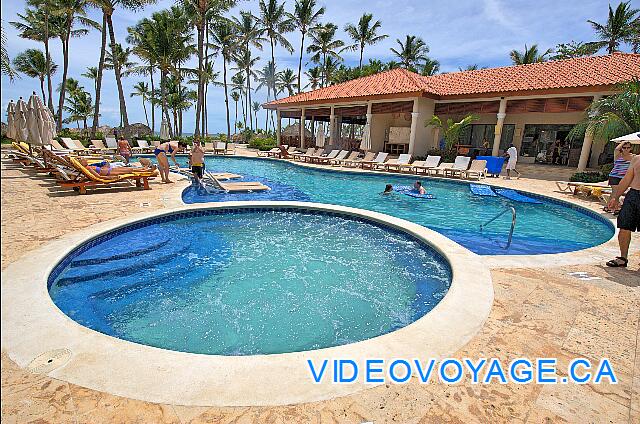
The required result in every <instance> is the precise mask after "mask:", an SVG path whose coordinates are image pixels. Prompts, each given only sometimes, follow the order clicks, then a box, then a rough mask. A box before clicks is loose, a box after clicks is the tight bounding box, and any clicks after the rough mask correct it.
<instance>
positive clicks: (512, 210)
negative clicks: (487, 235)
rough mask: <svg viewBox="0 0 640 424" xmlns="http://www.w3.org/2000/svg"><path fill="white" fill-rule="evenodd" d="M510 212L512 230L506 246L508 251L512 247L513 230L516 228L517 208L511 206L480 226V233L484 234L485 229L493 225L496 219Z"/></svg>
mask: <svg viewBox="0 0 640 424" xmlns="http://www.w3.org/2000/svg"><path fill="white" fill-rule="evenodd" d="M509 211H511V230H509V240H508V241H507V245H506V246H505V249H508V248H509V246H511V240H512V238H513V230H514V229H515V228H516V210H515V208H514V207H513V206H510V207H508V208H506V209H505V210H503V211H501V212H500V213H498V214H497V215H496V216H494V217H493V218H491V219H490V220H488V221H487V222H485V223H484V224H481V225H480V232H482V230H483V229H484V227H486V226H487V225H489V224H491V223H492V222H493V221H495V220H496V219H498V218H500V217H501V216H502V215H504V214H505V213H507V212H509Z"/></svg>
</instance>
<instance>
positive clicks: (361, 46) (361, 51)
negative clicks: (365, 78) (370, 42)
mask: <svg viewBox="0 0 640 424" xmlns="http://www.w3.org/2000/svg"><path fill="white" fill-rule="evenodd" d="M363 53H364V44H360V65H358V70H359V71H362V54H363ZM360 76H362V75H360Z"/></svg>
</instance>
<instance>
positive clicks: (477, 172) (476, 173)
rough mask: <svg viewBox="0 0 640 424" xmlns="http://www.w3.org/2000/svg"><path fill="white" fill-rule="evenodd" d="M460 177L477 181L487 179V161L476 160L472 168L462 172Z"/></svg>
mask: <svg viewBox="0 0 640 424" xmlns="http://www.w3.org/2000/svg"><path fill="white" fill-rule="evenodd" d="M460 177H464V178H466V179H470V178H471V177H475V178H476V179H477V180H480V179H481V178H486V177H487V161H486V160H478V159H474V160H473V161H472V162H471V166H470V167H469V169H467V170H466V171H462V173H461V174H460Z"/></svg>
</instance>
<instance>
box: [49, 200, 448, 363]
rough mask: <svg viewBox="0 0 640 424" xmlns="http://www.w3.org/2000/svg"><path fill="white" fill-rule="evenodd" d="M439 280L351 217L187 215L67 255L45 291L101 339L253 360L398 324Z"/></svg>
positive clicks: (402, 240)
mask: <svg viewBox="0 0 640 424" xmlns="http://www.w3.org/2000/svg"><path fill="white" fill-rule="evenodd" d="M198 214H199V215H198ZM202 215H204V216H202ZM451 275H452V274H451V269H450V267H449V264H448V262H447V261H446V260H445V259H444V258H443V257H442V256H441V255H440V254H439V253H437V252H436V251H434V250H433V249H432V248H431V247H429V246H427V245H425V244H424V243H423V242H420V241H418V240H416V239H415V238H413V237H411V236H409V235H407V234H404V233H401V232H399V231H397V230H391V229H387V228H385V227H381V226H379V225H377V224H372V223H369V222H367V221H363V220H359V219H352V218H347V217H342V216H337V215H329V214H319V213H311V212H301V211H259V212H258V211H242V212H240V211H226V212H224V213H217V214H213V213H206V212H188V213H184V214H181V215H178V216H171V217H170V218H160V219H155V220H153V221H147V222H143V223H142V224H137V225H132V226H129V227H125V228H124V229H120V230H117V231H115V232H112V233H110V234H107V235H104V236H101V237H100V238H99V239H97V240H96V241H94V242H91V243H90V244H87V245H83V246H81V247H79V248H78V249H76V250H75V251H74V252H73V253H72V254H70V255H69V256H68V257H67V259H66V260H64V261H63V262H62V263H61V264H59V265H58V266H57V267H56V269H54V271H53V272H52V274H51V276H50V279H49V292H50V295H51V298H52V299H53V301H54V302H55V304H56V305H57V306H58V307H59V308H60V309H61V310H62V311H63V312H64V313H65V314H67V315H68V316H69V317H71V318H72V319H73V320H75V321H77V322H78V323H80V324H82V325H84V326H87V327H89V328H92V329H94V330H96V331H99V332H102V333H105V334H108V335H111V336H115V337H118V338H122V339H125V340H129V341H132V342H137V343H142V344H146V345H150V346H155V347H160V348H164V349H171V350H177V351H184V352H193V353H204V354H219V355H253V354H272V353H283V352H292V351H303V350H310V349H318V348H324V347H330V346H337V345H342V344H346V343H352V342H357V341H360V340H365V339H369V338H371V337H375V336H378V335H381V334H385V333H388V332H391V331H393V330H396V329H398V328H401V327H404V326H406V325H408V324H410V323H412V322H413V321H415V320H417V319H418V318H420V317H422V316H423V315H424V314H426V313H427V312H428V311H430V310H431V309H432V308H433V307H434V306H435V305H436V304H437V303H438V302H439V301H440V300H441V299H442V298H443V297H444V295H445V294H446V292H447V290H448V288H449V285H450V282H451Z"/></svg>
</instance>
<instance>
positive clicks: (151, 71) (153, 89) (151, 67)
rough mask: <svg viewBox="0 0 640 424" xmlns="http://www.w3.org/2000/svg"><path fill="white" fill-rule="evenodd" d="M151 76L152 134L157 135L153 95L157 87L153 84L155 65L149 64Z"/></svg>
mask: <svg viewBox="0 0 640 424" xmlns="http://www.w3.org/2000/svg"><path fill="white" fill-rule="evenodd" d="M149 78H150V79H151V99H149V100H150V102H149V103H150V104H151V135H155V133H156V105H154V104H153V96H154V93H155V88H154V86H153V66H152V65H151V64H149Z"/></svg>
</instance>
